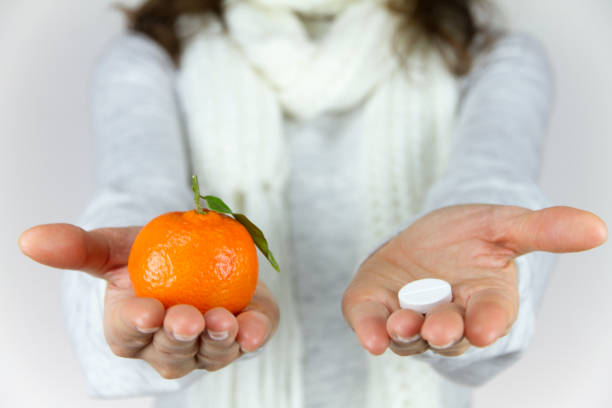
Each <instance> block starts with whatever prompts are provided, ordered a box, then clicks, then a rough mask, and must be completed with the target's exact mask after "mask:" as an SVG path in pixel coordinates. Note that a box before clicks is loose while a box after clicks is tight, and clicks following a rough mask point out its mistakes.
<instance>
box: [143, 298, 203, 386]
mask: <svg viewBox="0 0 612 408" xmlns="http://www.w3.org/2000/svg"><path fill="white" fill-rule="evenodd" d="M204 325H205V322H204V317H203V316H202V313H200V311H199V310H198V309H196V308H195V307H193V306H190V305H175V306H172V307H170V308H168V310H167V311H166V317H165V319H164V326H163V329H162V330H159V331H157V332H156V333H155V335H154V336H153V341H152V343H151V345H149V346H148V347H146V348H144V349H143V350H142V351H141V352H140V353H139V357H140V358H142V359H143V360H145V361H147V362H148V363H149V364H151V366H152V367H153V368H155V370H157V372H158V373H159V374H160V375H161V376H162V377H164V378H168V379H172V378H180V377H183V376H185V375H187V374H188V373H190V372H191V371H193V370H194V369H196V368H197V362H196V359H195V356H196V354H197V352H198V341H197V339H198V337H199V336H200V334H201V333H202V331H203V330H204Z"/></svg>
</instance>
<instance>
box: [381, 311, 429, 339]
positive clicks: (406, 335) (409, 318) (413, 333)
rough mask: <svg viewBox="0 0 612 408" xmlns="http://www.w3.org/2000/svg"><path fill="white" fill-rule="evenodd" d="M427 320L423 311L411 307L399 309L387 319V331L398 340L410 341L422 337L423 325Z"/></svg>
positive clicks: (392, 337)
mask: <svg viewBox="0 0 612 408" xmlns="http://www.w3.org/2000/svg"><path fill="white" fill-rule="evenodd" d="M424 321H425V318H424V316H423V315H422V314H421V313H418V312H415V311H413V310H409V309H399V310H396V311H395V312H393V313H391V315H390V316H389V318H388V319H387V333H388V334H389V337H391V339H393V340H394V341H396V342H400V343H409V342H411V341H413V340H415V338H416V337H420V333H421V326H422V325H423V322H424Z"/></svg>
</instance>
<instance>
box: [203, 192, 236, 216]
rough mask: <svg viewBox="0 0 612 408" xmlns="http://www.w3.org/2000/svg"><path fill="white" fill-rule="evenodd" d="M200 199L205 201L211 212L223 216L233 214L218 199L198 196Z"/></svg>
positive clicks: (209, 196)
mask: <svg viewBox="0 0 612 408" xmlns="http://www.w3.org/2000/svg"><path fill="white" fill-rule="evenodd" d="M200 197H201V198H202V199H204V200H206V204H208V208H210V209H211V210H213V211H217V212H220V213H224V214H232V215H233V214H234V213H233V212H232V210H230V208H229V207H228V206H227V204H225V203H224V202H223V200H222V199H220V198H219V197H215V196H211V195H207V196H200Z"/></svg>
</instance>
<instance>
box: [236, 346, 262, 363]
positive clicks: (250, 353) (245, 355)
mask: <svg viewBox="0 0 612 408" xmlns="http://www.w3.org/2000/svg"><path fill="white" fill-rule="evenodd" d="M265 347H266V346H261V347H260V348H258V349H257V350H255V351H246V350H244V349H243V348H242V347H240V351H242V356H240V359H242V360H248V359H250V358H253V357H256V356H258V355H259V354H260V353H261V352H262V351H263V350H264V348H265Z"/></svg>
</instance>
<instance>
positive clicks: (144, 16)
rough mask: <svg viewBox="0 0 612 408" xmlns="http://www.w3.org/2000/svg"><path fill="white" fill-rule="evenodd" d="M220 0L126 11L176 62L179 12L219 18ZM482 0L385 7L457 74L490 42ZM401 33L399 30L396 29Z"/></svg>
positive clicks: (410, 0) (178, 1)
mask: <svg viewBox="0 0 612 408" xmlns="http://www.w3.org/2000/svg"><path fill="white" fill-rule="evenodd" d="M222 3H223V0H147V1H145V2H144V4H142V5H141V6H140V7H137V8H135V9H130V10H128V9H124V11H126V13H127V16H128V20H129V27H130V29H132V30H134V31H138V32H140V33H143V34H145V35H147V36H149V37H151V38H152V39H153V40H155V41H157V42H158V43H159V44H160V45H161V46H162V47H163V48H164V49H165V50H166V51H167V52H168V54H169V55H170V56H171V57H172V59H173V60H174V61H175V63H177V64H178V61H179V57H180V54H181V43H180V40H179V38H178V36H177V34H176V30H175V24H176V21H177V19H178V17H180V16H181V15H183V14H196V13H198V14H201V13H212V14H214V15H216V16H218V17H219V18H220V19H221V20H223V9H222ZM483 3H484V1H482V0H480V1H479V0H390V1H389V8H390V9H391V10H392V11H394V12H396V13H399V14H400V15H402V16H403V18H404V24H403V26H404V27H405V28H407V27H411V28H416V29H417V32H418V33H420V34H421V36H423V37H424V39H425V40H426V41H427V42H428V43H429V44H431V45H432V46H433V47H435V48H436V49H437V50H438V51H439V52H440V53H441V54H442V56H443V57H444V59H445V60H446V62H447V63H448V66H449V68H450V69H451V70H452V71H453V72H454V73H455V74H457V75H463V74H465V73H467V72H468V71H469V70H470V68H471V65H472V61H473V59H474V53H475V52H476V50H475V48H476V47H475V46H474V45H475V43H476V42H478V43H479V44H487V43H490V39H491V38H492V35H491V33H490V31H489V30H488V28H487V27H486V26H485V25H484V24H482V23H481V22H480V21H479V20H478V18H477V10H476V8H477V7H478V6H482V5H483ZM398 34H401V31H400V32H398Z"/></svg>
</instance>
